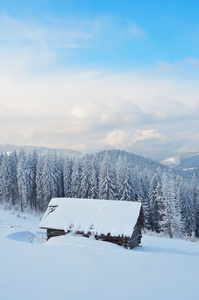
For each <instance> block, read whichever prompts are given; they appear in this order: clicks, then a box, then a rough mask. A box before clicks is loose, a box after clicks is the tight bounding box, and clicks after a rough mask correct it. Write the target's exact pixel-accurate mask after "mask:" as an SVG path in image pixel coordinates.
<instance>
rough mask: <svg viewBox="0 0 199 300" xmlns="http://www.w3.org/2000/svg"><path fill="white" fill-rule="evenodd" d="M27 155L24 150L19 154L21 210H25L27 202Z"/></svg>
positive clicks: (18, 175) (18, 177) (18, 172)
mask: <svg viewBox="0 0 199 300" xmlns="http://www.w3.org/2000/svg"><path fill="white" fill-rule="evenodd" d="M26 169H27V166H26V155H25V152H24V151H23V150H22V151H21V152H20V155H19V160H18V165H17V182H18V191H19V197H20V206H21V212H23V209H24V205H25V204H26V203H27V197H28V193H27V181H26V180H27V176H26Z"/></svg>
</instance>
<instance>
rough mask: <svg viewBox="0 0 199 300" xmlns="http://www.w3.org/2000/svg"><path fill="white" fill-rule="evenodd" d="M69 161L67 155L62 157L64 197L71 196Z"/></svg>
mask: <svg viewBox="0 0 199 300" xmlns="http://www.w3.org/2000/svg"><path fill="white" fill-rule="evenodd" d="M71 173H72V170H71V161H70V160H69V158H68V157H66V158H65V159H64V169H63V184H64V197H66V198H70V197H71Z"/></svg>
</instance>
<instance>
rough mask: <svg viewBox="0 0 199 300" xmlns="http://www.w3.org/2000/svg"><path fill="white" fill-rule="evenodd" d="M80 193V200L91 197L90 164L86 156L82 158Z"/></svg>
mask: <svg viewBox="0 0 199 300" xmlns="http://www.w3.org/2000/svg"><path fill="white" fill-rule="evenodd" d="M80 192H81V195H80V196H81V198H86V199H88V198H90V197H91V183H90V164H89V159H88V156H87V155H86V156H85V157H84V159H83V164H82V172H81V184H80Z"/></svg>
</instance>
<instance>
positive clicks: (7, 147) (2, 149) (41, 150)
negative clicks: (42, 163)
mask: <svg viewBox="0 0 199 300" xmlns="http://www.w3.org/2000/svg"><path fill="white" fill-rule="evenodd" d="M21 149H24V150H25V152H27V153H28V152H33V151H34V149H35V150H36V151H37V153H38V154H40V155H45V154H48V153H49V154H54V153H56V154H57V155H59V156H71V157H74V156H79V155H81V152H78V151H75V150H71V149H54V148H48V147H38V146H15V145H11V144H4V145H0V153H9V152H14V151H20V150H21Z"/></svg>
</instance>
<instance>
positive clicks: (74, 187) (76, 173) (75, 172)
mask: <svg viewBox="0 0 199 300" xmlns="http://www.w3.org/2000/svg"><path fill="white" fill-rule="evenodd" d="M80 187H81V166H80V160H79V159H78V158H75V159H74V160H73V166H72V175H71V197H72V198H80V197H81V190H80Z"/></svg>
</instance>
